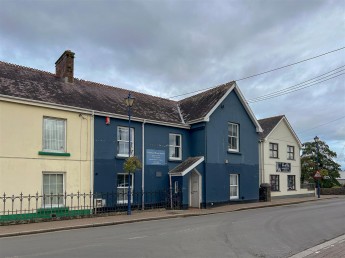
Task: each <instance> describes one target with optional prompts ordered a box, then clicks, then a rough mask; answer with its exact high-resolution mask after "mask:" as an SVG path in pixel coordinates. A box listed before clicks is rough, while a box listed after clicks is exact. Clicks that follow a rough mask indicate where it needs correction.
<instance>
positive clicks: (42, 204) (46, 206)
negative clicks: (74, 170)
mask: <svg viewBox="0 0 345 258" xmlns="http://www.w3.org/2000/svg"><path fill="white" fill-rule="evenodd" d="M65 174H66V173H64V172H48V171H44V172H42V203H41V206H42V208H51V207H53V208H56V207H65V200H64V193H65V177H66V176H65ZM58 175H61V176H62V193H61V200H60V202H61V203H47V202H46V201H45V200H44V195H45V194H46V195H47V196H46V198H47V199H48V200H49V202H50V200H51V192H50V193H45V185H44V176H49V177H50V176H58ZM49 186H50V184H49ZM53 194H54V195H55V194H57V193H53ZM58 194H59V196H60V193H58ZM54 198H56V199H57V196H56V197H55V196H54V197H53V199H54Z"/></svg>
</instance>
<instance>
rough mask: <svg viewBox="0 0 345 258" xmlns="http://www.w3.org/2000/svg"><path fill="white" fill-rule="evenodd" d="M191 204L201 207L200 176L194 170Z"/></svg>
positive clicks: (191, 185)
mask: <svg viewBox="0 0 345 258" xmlns="http://www.w3.org/2000/svg"><path fill="white" fill-rule="evenodd" d="M190 180H191V184H190V206H191V207H195V208H200V195H199V187H200V176H199V175H198V173H196V172H194V171H193V172H192V174H191V176H190Z"/></svg>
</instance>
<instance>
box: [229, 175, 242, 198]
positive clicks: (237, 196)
mask: <svg viewBox="0 0 345 258" xmlns="http://www.w3.org/2000/svg"><path fill="white" fill-rule="evenodd" d="M231 177H235V178H236V184H231ZM229 183H230V193H229V196H230V200H238V199H239V198H240V191H239V188H240V187H239V174H230V181H229ZM234 187H236V195H231V188H234Z"/></svg>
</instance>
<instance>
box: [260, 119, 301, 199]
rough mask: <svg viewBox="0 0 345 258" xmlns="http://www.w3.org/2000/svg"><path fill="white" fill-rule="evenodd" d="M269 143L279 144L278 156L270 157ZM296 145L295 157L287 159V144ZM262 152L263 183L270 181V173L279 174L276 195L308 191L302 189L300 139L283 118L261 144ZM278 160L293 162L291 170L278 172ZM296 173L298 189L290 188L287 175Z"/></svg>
mask: <svg viewBox="0 0 345 258" xmlns="http://www.w3.org/2000/svg"><path fill="white" fill-rule="evenodd" d="M269 143H277V144H278V158H270V157H269V156H270V152H269ZM288 145H289V146H294V149H295V155H294V156H295V157H294V158H295V159H294V160H288V159H287V146H288ZM259 153H260V173H261V175H260V179H261V182H262V183H270V175H279V181H280V191H279V192H275V191H274V192H272V193H271V195H272V197H274V196H287V195H296V194H302V193H303V194H304V193H307V191H306V189H301V188H300V187H301V183H300V181H301V162H300V147H299V143H298V141H297V140H296V139H295V137H294V136H293V134H292V133H291V131H290V129H289V126H288V124H287V123H286V121H285V120H284V119H283V120H281V121H280V122H279V123H278V125H277V126H276V128H275V129H274V130H273V131H272V132H271V134H270V135H269V136H268V138H267V140H266V141H265V142H263V143H260V145H259ZM276 162H285V163H291V172H276ZM288 175H295V180H296V181H295V182H296V190H288V187H287V183H288V180H287V176H288Z"/></svg>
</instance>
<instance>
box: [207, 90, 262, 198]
mask: <svg viewBox="0 0 345 258" xmlns="http://www.w3.org/2000/svg"><path fill="white" fill-rule="evenodd" d="M228 122H233V123H237V124H239V130H240V150H239V153H231V152H228ZM206 142H207V150H206V151H207V158H206V165H205V166H206V168H205V173H206V188H205V190H206V203H210V202H228V201H229V200H230V174H238V175H239V197H240V200H245V201H251V200H258V198H259V154H258V133H257V132H256V128H255V125H254V124H253V122H252V120H251V119H250V117H249V115H248V114H247V112H246V110H245V108H244V107H243V106H242V104H241V102H240V100H239V98H238V96H237V94H236V93H235V92H234V91H232V92H231V93H230V94H229V95H228V97H227V98H226V99H225V100H224V101H223V103H222V105H220V106H219V107H218V108H217V109H216V110H215V112H214V113H213V114H212V115H211V117H210V121H209V122H208V123H207V124H206Z"/></svg>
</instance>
